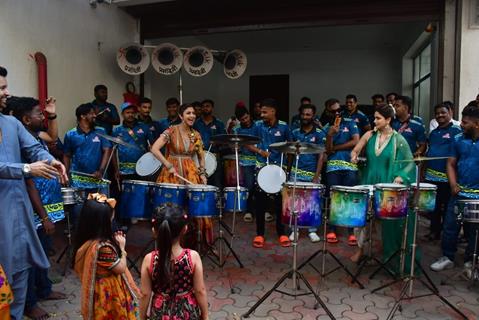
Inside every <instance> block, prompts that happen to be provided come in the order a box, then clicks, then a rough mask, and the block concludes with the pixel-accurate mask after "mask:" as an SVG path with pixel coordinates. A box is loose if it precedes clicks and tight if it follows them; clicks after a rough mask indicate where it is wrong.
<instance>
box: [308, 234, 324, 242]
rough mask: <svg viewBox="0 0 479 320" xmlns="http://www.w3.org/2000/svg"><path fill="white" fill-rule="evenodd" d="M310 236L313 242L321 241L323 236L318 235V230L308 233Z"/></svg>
mask: <svg viewBox="0 0 479 320" xmlns="http://www.w3.org/2000/svg"><path fill="white" fill-rule="evenodd" d="M308 236H309V240H311V242H319V241H320V240H321V238H320V237H319V236H318V234H317V233H316V232H310V233H309V234H308Z"/></svg>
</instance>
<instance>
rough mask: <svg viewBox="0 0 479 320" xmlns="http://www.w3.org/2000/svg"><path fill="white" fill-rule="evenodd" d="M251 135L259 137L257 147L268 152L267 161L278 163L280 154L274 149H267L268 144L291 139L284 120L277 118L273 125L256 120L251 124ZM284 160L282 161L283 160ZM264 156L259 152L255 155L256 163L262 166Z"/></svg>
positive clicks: (264, 159)
mask: <svg viewBox="0 0 479 320" xmlns="http://www.w3.org/2000/svg"><path fill="white" fill-rule="evenodd" d="M253 135H254V136H257V137H259V139H260V140H259V143H258V144H257V147H258V148H259V149H261V150H264V151H266V150H268V151H269V152H270V156H269V163H274V164H280V162H281V154H280V153H279V152H277V151H274V150H269V146H270V145H271V144H273V143H276V142H285V141H290V140H291V132H290V131H289V126H288V124H287V123H286V122H284V121H281V120H278V121H277V122H276V123H275V124H274V125H273V126H271V127H270V126H268V125H267V124H266V123H265V122H264V121H262V120H261V121H256V122H255V124H254V126H253ZM283 162H284V161H283ZM265 163H266V158H263V157H262V156H260V155H259V154H257V155H256V165H257V166H263V165H264V164H265Z"/></svg>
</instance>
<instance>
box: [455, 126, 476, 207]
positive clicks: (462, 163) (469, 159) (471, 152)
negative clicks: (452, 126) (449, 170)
mask: <svg viewBox="0 0 479 320" xmlns="http://www.w3.org/2000/svg"><path fill="white" fill-rule="evenodd" d="M453 157H455V158H456V160H457V163H456V164H457V167H456V170H457V183H458V184H459V187H460V188H461V191H460V192H459V196H462V197H465V198H474V199H479V170H478V169H479V143H478V142H477V141H473V140H472V139H471V138H468V137H466V136H464V134H462V133H461V134H458V135H457V136H456V137H455V139H454V146H453Z"/></svg>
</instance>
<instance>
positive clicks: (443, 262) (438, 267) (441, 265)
mask: <svg viewBox="0 0 479 320" xmlns="http://www.w3.org/2000/svg"><path fill="white" fill-rule="evenodd" d="M430 268H431V270H432V271H442V270H446V269H452V268H454V262H452V261H451V260H450V259H449V258H448V257H446V256H444V257H440V258H439V259H437V261H436V262H434V263H433V264H431V267H430Z"/></svg>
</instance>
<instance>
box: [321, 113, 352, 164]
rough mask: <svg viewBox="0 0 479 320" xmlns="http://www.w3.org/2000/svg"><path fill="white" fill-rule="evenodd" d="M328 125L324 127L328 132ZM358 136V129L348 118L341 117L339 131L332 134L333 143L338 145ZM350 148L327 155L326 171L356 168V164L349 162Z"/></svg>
mask: <svg viewBox="0 0 479 320" xmlns="http://www.w3.org/2000/svg"><path fill="white" fill-rule="evenodd" d="M328 130H329V125H328V126H326V127H324V131H325V132H328ZM355 135H357V136H359V129H358V126H357V125H356V122H354V121H353V120H352V119H350V118H342V119H341V123H340V124H339V132H338V133H336V134H335V135H334V136H333V145H335V146H336V145H340V144H344V143H346V142H348V141H349V140H351V139H353V137H354V136H355ZM351 150H353V148H350V149H347V150H339V151H336V152H334V153H333V154H330V155H328V162H327V165H326V172H332V171H339V170H351V171H356V170H358V166H357V165H355V164H353V163H351Z"/></svg>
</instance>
